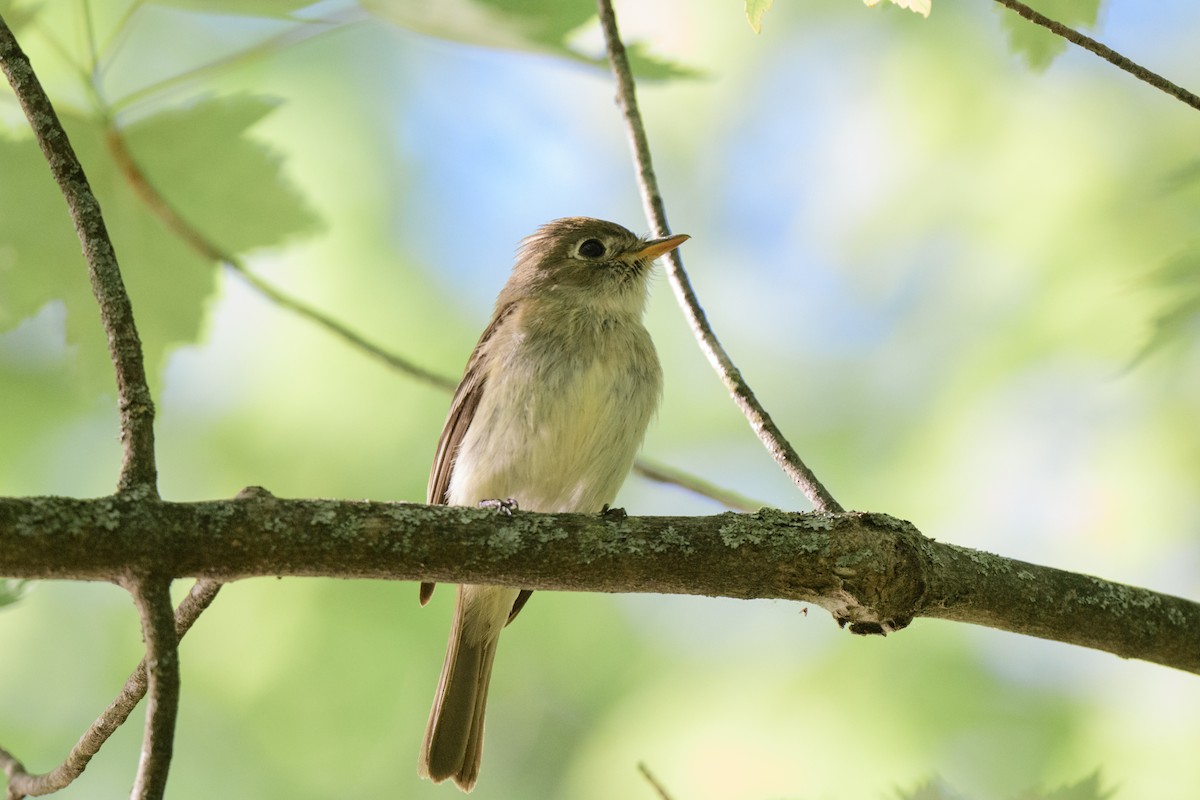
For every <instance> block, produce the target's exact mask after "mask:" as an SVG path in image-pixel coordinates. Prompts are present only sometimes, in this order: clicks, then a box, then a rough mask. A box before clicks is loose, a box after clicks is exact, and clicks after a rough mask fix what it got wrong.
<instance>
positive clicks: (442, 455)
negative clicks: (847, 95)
mask: <svg viewBox="0 0 1200 800" xmlns="http://www.w3.org/2000/svg"><path fill="white" fill-rule="evenodd" d="M514 308H515V306H514V305H513V304H511V303H510V304H508V305H506V306H503V307H502V308H498V309H496V313H495V314H493V315H492V321H491V322H489V323H488V326H487V327H486V328H485V329H484V331H483V333H482V334H481V335H480V337H479V342H478V343H476V345H475V349H474V350H473V351H471V357H470V358H469V359H468V360H467V368H466V370H465V371H464V372H463V377H462V380H461V381H459V384H458V388H457V389H455V390H454V399H453V400H451V401H450V411H449V413H447V414H446V425H445V427H443V428H442V436H441V438H439V439H438V445H437V452H436V454H435V455H434V457H433V469H432V470H430V472H429V488H428V489H427V490H426V493H425V502H426V503H429V504H430V505H445V504H446V503H447V501H448V500H449V497H448V495H449V493H450V475H451V473H452V472H453V470H454V458H455V456H456V455H457V454H458V446H459V445H460V444H462V439H463V436H465V435H466V433H467V429H468V428H470V427H471V420H472V419H474V418H475V409H477V408H478V407H479V399H480V398H481V397H482V396H483V387H484V384H485V383H486V382H487V381H486V379H487V374H486V370H485V369H484V365H483V357H482V356H483V350H484V347H485V346H486V345H487V343H488V342H489V341H490V340H491V338H492V334H494V333H495V332H496V328H497V327H498V326H499V325H500V323H501V322H502V321H503V320H504V319H505V318H507V317H508V315H509V314H511V313H512V312H513V309H514ZM433 587H434V584H432V583H422V584H421V605H425V604H426V603H428V602H429V598H430V597H432V596H433Z"/></svg>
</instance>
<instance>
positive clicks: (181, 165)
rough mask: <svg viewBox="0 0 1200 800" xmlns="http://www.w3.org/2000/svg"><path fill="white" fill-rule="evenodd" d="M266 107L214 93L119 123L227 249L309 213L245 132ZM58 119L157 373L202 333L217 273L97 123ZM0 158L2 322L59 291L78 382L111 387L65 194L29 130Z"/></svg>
mask: <svg viewBox="0 0 1200 800" xmlns="http://www.w3.org/2000/svg"><path fill="white" fill-rule="evenodd" d="M272 107H273V104H272V103H270V102H267V101H264V100H261V99H253V98H248V97H238V98H232V99H230V98H225V99H218V100H209V101H207V102H203V103H200V104H197V105H195V106H193V107H191V108H188V109H185V110H182V111H178V110H177V111H169V112H165V113H162V114H158V115H156V116H153V117H149V118H147V119H144V120H142V121H140V122H138V123H135V124H134V125H131V126H130V127H129V128H128V129H127V130H125V132H124V135H125V138H126V141H127V143H128V147H129V150H130V151H131V152H132V153H133V156H134V158H135V159H136V160H137V161H138V162H139V164H140V165H141V167H142V169H143V170H144V172H145V173H146V175H147V176H148V178H149V180H150V182H151V183H152V184H153V185H154V186H155V187H157V188H158V189H159V190H160V191H161V192H162V193H163V194H164V195H165V196H166V197H167V200H168V202H170V203H172V204H174V205H175V206H176V208H177V210H178V211H179V213H180V214H182V215H183V217H184V218H185V219H187V220H188V221H189V222H191V224H192V225H193V226H195V227H196V228H198V229H199V230H200V231H201V232H202V233H203V234H204V235H206V236H209V237H211V238H212V240H213V241H214V242H216V243H217V244H218V245H219V246H220V247H222V248H224V249H225V250H228V251H231V252H242V251H246V250H249V249H252V248H257V247H266V246H269V245H275V244H279V243H280V242H282V241H283V240H284V238H285V237H286V236H288V235H292V234H296V233H300V232H302V231H307V230H311V229H312V228H313V227H314V225H315V222H316V219H315V217H314V216H313V214H312V212H310V211H309V210H308V208H307V206H306V205H305V204H304V202H303V200H302V199H301V197H300V196H299V195H298V194H297V193H296V191H295V190H294V189H293V188H292V187H291V186H290V185H289V184H288V183H287V182H286V181H285V179H284V178H283V175H282V172H281V161H280V159H279V158H278V157H277V156H276V155H274V154H273V153H272V152H271V151H270V150H269V149H268V148H267V147H266V146H265V145H263V144H261V143H258V142H255V141H253V140H252V139H250V138H249V137H248V136H247V131H248V129H249V128H250V127H251V126H253V125H254V123H256V122H257V121H258V120H260V119H262V117H263V116H265V115H266V114H267V113H269V112H270V110H271V109H272ZM63 125H64V127H65V128H66V129H67V132H68V135H69V136H70V138H71V143H72V144H73V145H74V147H75V151H76V153H77V155H78V156H79V158H80V161H81V162H82V163H83V165H84V168H85V169H86V170H87V173H88V178H89V180H90V182H91V184H92V189H93V190H94V191H95V192H96V195H97V197H98V198H99V199H100V205H101V208H102V209H103V212H104V218H105V222H106V224H107V226H108V230H109V234H110V235H111V236H112V239H113V245H114V247H115V248H116V252H117V256H118V258H119V259H120V263H121V272H122V276H123V277H124V279H125V284H126V287H127V288H128V291H129V294H130V298H131V300H132V302H133V307H134V313H135V316H136V319H137V326H138V332H139V334H140V336H141V340H142V344H143V347H144V348H145V354H146V365H147V371H148V372H149V373H150V374H151V376H152V378H151V379H152V380H155V378H154V375H155V371H156V370H157V369H158V368H160V367H161V365H162V362H163V356H164V354H165V353H166V352H167V350H168V349H169V348H171V347H173V346H175V345H178V344H182V343H186V342H194V341H196V340H197V338H198V337H199V335H200V327H201V322H202V320H203V317H204V304H205V302H206V301H207V300H208V299H209V297H210V296H211V295H212V293H213V289H214V284H215V279H216V270H215V269H214V265H213V264H210V263H208V262H207V261H206V260H205V259H203V258H202V257H200V256H199V255H197V254H196V252H195V251H194V250H192V249H191V248H190V247H189V246H188V245H187V244H185V243H184V242H183V241H181V240H180V239H179V238H178V237H177V236H175V235H174V234H172V233H171V232H169V231H168V230H167V229H166V228H165V227H164V226H163V225H162V223H161V222H160V221H159V220H158V219H157V218H156V217H155V216H153V215H152V214H151V212H150V211H149V209H148V208H147V207H146V205H145V204H144V203H143V202H142V201H141V200H140V199H139V198H138V197H137V196H136V195H135V194H134V192H133V190H132V189H131V188H130V186H129V183H128V181H127V180H126V179H125V177H124V176H123V175H121V174H120V173H119V172H118V168H117V166H116V165H115V163H114V162H113V160H112V158H111V157H110V156H109V154H108V152H107V151H106V149H105V144H104V131H103V130H102V129H101V126H100V125H99V123H98V122H97V121H96V120H94V119H85V118H81V117H76V116H71V115H64V116H63ZM0 164H3V167H0V185H2V186H3V190H0V242H3V245H0V330H3V329H8V328H11V327H13V326H14V325H15V324H16V323H17V322H19V321H20V320H21V319H23V318H25V317H28V316H30V315H32V314H33V313H35V312H36V311H37V310H38V309H40V308H41V307H42V306H44V305H45V304H46V303H48V302H49V301H51V300H55V299H59V300H62V301H63V303H64V305H65V307H66V331H67V342H68V344H69V345H72V346H74V347H75V348H76V354H77V357H76V364H77V367H78V370H79V375H80V384H81V386H82V388H83V389H84V390H85V391H87V392H88V393H96V392H111V391H112V388H113V385H114V382H113V376H112V368H111V366H110V364H109V360H108V350H107V346H106V343H105V339H104V334H103V331H102V329H101V326H100V322H99V314H98V312H97V310H96V305H95V301H94V300H93V298H92V294H91V289H90V287H89V285H88V280H87V268H86V266H85V264H84V262H83V259H82V257H81V256H80V246H79V242H78V239H77V238H76V236H75V233H74V230H73V229H72V226H71V222H70V219H69V217H68V215H67V208H66V203H65V202H64V200H63V198H62V196H61V195H60V193H59V191H58V187H57V186H56V185H55V184H54V182H53V180H52V179H51V177H50V172H49V169H48V168H47V166H46V163H45V160H44V159H43V158H42V154H41V152H40V151H39V150H38V148H37V146H36V144H35V143H34V142H33V141H32V140H31V139H28V138H26V139H21V140H13V139H4V138H0Z"/></svg>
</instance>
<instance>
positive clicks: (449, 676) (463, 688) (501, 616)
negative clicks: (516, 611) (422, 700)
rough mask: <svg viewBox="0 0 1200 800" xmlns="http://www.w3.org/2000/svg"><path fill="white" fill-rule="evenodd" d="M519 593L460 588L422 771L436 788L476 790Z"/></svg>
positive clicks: (481, 587) (426, 739)
mask: <svg viewBox="0 0 1200 800" xmlns="http://www.w3.org/2000/svg"><path fill="white" fill-rule="evenodd" d="M516 595H517V590H516V589H505V588H502V587H494V586H469V585H468V586H459V587H458V598H457V602H456V603H455V606H454V624H453V625H452V626H451V628H450V642H449V644H448V645H447V646H446V661H445V662H444V663H443V665H442V677H441V678H440V679H439V680H438V688H437V694H435V695H434V699H433V710H432V711H431V712H430V714H429V726H428V727H427V728H426V729H425V743H424V745H422V747H421V760H420V763H419V765H418V770H419V772H420V774H421V775H422V776H423V777H427V778H430V779H431V780H433V781H434V782H435V783H437V782H440V781H444V780H446V779H447V778H453V779H454V782H455V783H457V784H458V785H459V786H460V787H461V788H462V789H463V790H464V791H468V792H469V791H471V788H472V787H473V786H474V785H475V779H476V778H478V777H479V761H480V758H481V757H482V755H483V716H484V710H485V708H486V706H487V693H488V681H489V680H490V679H491V676H492V662H493V661H494V660H495V658H496V645H497V643H498V642H499V641H500V631H501V629H502V628H503V627H504V623H505V622H507V620H508V614H509V611H510V610H511V609H512V605H513V601H514V600H515V599H516Z"/></svg>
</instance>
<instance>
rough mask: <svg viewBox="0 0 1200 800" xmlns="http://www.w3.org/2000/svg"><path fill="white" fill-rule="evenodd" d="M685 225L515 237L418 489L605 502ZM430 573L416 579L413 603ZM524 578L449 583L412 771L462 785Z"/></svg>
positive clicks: (637, 411)
mask: <svg viewBox="0 0 1200 800" xmlns="http://www.w3.org/2000/svg"><path fill="white" fill-rule="evenodd" d="M687 238H688V237H687V236H668V237H666V238H662V239H649V240H647V239H640V238H638V237H637V236H635V235H634V234H632V233H631V232H629V231H628V230H626V229H625V228H622V227H621V226H620V225H617V224H614V223H612V222H604V221H603V220H598V219H588V218H586V217H569V218H566V219H558V220H554V221H553V222H550V223H547V224H546V225H543V226H542V227H541V228H540V229H539V230H538V231H537V233H534V234H533V235H532V236H530V237H528V238H526V239H525V240H524V242H522V244H521V247H520V250H519V251H518V253H517V260H516V265H515V266H514V267H513V271H512V276H511V277H509V279H508V283H507V284H506V285H505V286H504V289H503V290H502V291H501V292H500V296H499V298H497V300H496V309H495V311H494V312H493V313H492V319H491V322H489V323H488V326H487V328H485V329H484V331H483V335H482V336H480V338H479V343H478V344H477V345H475V350H474V352H472V353H471V358H470V360H469V361H468V362H467V368H466V371H465V373H464V374H463V378H462V382H461V383H459V385H458V389H457V391H455V393H454V399H453V401H451V404H450V413H449V414H448V415H447V417H446V425H445V428H444V429H443V430H442V436H441V439H440V440H439V441H438V446H437V455H436V457H435V458H434V463H433V471H432V473H431V474H430V477H429V494H428V502H430V503H445V504H450V505H464V506H474V505H478V504H479V503H481V502H483V501H492V500H500V501H508V500H514V501H516V503H517V505H518V507H519V508H522V509H525V510H527V511H546V512H564V511H575V512H598V511H601V510H602V509H603V508H604V507H605V506H606V505H608V504H609V503H611V502H612V501H613V499H614V498H615V497H616V494H617V490H618V489H619V488H620V487H621V483H622V482H624V480H625V476H626V475H627V474H628V473H629V469H630V467H631V466H632V464H633V458H634V455H635V454H636V452H637V449H638V447H639V446H640V445H641V443H642V438H643V436H644V435H645V432H646V425H647V424H648V423H649V421H650V417H651V415H653V413H654V410H655V408H656V407H657V406H658V401H659V395H660V394H661V391H662V369H661V368H660V367H659V364H658V356H657V355H656V354H655V352H654V345H653V343H652V342H651V341H650V334H649V333H647V332H646V329H645V328H644V327H643V326H642V312H643V311H644V309H645V306H646V289H647V277H648V275H649V272H650V267H651V265H652V264H653V262H654V259H656V258H657V257H658V256H660V255H662V254H663V253H666V252H668V251H670V250H673V249H675V248H676V247H678V246H679V245H680V244H682V243H683V242H684V240H685V239H687ZM432 592H433V584H431V583H427V584H422V585H421V602H422V603H424V602H425V601H426V600H428V599H429V595H430V594H431V593H432ZM529 594H530V593H529V591H528V590H522V589H516V588H507V587H503V586H484V585H473V584H466V585H462V586H459V587H458V597H457V601H456V603H455V606H454V623H453V626H452V627H451V629H450V643H449V645H448V646H447V648H446V661H445V664H444V665H443V666H442V675H441V678H440V680H439V681H438V687H437V694H436V695H435V697H434V701H433V711H432V712H431V713H430V715H429V727H428V728H427V729H426V732H425V743H424V745H423V746H422V748H421V760H420V772H421V774H422V775H423V776H425V777H428V778H431V779H433V780H434V781H443V780H445V779H447V778H453V779H454V782H455V783H457V784H458V785H459V786H460V787H461V788H462V789H464V790H466V791H470V789H471V787H472V786H474V785H475V779H476V778H477V777H478V775H479V760H480V756H481V754H482V751H483V712H484V707H485V705H486V703H487V691H488V679H489V678H490V677H491V673H492V661H493V659H494V658H495V656H496V643H497V642H498V641H499V638H500V630H501V629H502V628H503V627H504V626H505V625H506V624H508V622H510V621H511V620H512V618H513V617H514V616H516V613H517V612H518V611H519V610H520V608H521V606H522V605H524V603H525V600H527V599H528V597H529Z"/></svg>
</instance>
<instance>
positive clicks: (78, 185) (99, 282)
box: [0, 17, 158, 495]
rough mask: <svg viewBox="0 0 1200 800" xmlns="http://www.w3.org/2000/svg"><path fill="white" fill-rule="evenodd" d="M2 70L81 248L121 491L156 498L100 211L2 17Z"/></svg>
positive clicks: (133, 356)
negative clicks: (116, 415) (99, 330)
mask: <svg viewBox="0 0 1200 800" xmlns="http://www.w3.org/2000/svg"><path fill="white" fill-rule="evenodd" d="M0 70H3V72H4V74H5V76H6V77H7V78H8V82H9V83H10V84H12V88H13V91H14V92H16V95H17V100H18V101H20V103H21V108H22V110H24V112H25V116H26V117H27V118H28V119H29V125H30V127H31V128H33V134H34V136H35V137H36V138H37V142H38V145H39V146H40V147H41V149H42V153H43V154H44V155H45V156H46V161H47V162H49V164H50V172H51V173H52V174H53V175H54V180H55V181H56V182H57V183H58V186H59V189H61V190H62V193H63V197H65V198H66V201H67V208H68V209H69V210H70V213H71V221H72V222H73V223H74V225H75V233H76V234H77V235H78V236H79V242H80V244H81V245H82V246H83V256H84V259H85V260H86V261H87V265H88V276H89V277H90V279H91V283H92V292H93V294H95V296H96V302H97V303H98V304H99V306H100V321H101V322H102V323H103V325H104V332H105V335H106V336H107V338H108V352H109V355H110V356H111V357H112V362H113V366H114V367H116V373H117V402H118V406H119V408H120V414H121V442H122V444H123V446H124V451H125V452H124V460H123V462H122V464H121V476H120V478H119V480H118V482H117V488H118V491H122V492H126V491H135V490H136V491H139V492H144V493H148V494H154V495H157V491H158V490H157V488H156V485H155V484H156V480H157V468H156V467H155V463H154V402H153V401H152V399H151V397H150V388H149V386H148V385H147V383H146V371H145V368H144V367H143V364H142V343H141V341H140V340H139V339H138V333H137V326H136V325H134V321H133V308H132V306H131V305H130V303H129V295H128V294H127V293H126V292H125V283H124V281H122V280H121V270H120V267H119V266H118V265H117V255H116V252H115V251H114V250H113V245H112V241H111V240H110V239H109V237H108V230H107V228H106V227H105V225H104V218H103V216H102V215H101V214H100V203H99V202H98V201H97V200H96V196H95V195H94V194H93V193H92V188H91V186H90V185H89V184H88V180H87V176H86V175H84V173H83V167H82V166H81V165H80V163H79V159H78V158H76V156H75V151H74V149H72V147H71V143H70V142H69V141H68V140H67V133H66V131H65V130H63V127H62V123H60V122H59V120H58V115H57V114H56V113H55V111H54V106H52V105H51V104H50V98H48V97H47V96H46V93H45V91H43V90H42V86H41V84H40V83H39V82H38V79H37V76H36V75H35V74H34V72H33V67H31V66H30V64H29V59H28V58H26V56H25V53H24V52H22V51H21V47H20V45H18V44H17V40H16V38H14V37H13V34H12V31H11V30H9V28H8V25H7V24H6V23H5V22H4V19H3V18H2V17H0Z"/></svg>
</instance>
